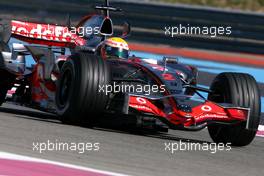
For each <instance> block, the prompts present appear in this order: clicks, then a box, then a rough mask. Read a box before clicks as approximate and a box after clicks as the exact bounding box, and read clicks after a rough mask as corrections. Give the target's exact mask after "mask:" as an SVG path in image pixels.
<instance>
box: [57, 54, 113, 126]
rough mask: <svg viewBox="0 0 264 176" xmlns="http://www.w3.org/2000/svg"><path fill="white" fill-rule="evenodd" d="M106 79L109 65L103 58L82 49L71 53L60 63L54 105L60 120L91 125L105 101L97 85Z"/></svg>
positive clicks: (100, 84)
mask: <svg viewBox="0 0 264 176" xmlns="http://www.w3.org/2000/svg"><path fill="white" fill-rule="evenodd" d="M109 82H110V72H109V67H108V65H107V63H106V62H105V61H104V60H103V59H101V58H100V57H98V56H95V55H91V54H88V53H84V52H80V53H77V54H75V55H72V56H71V58H70V59H69V60H68V61H66V62H65V63H64V64H63V66H62V69H61V74H60V78H59V80H58V85H57V92H56V106H57V113H58V115H59V116H60V117H61V120H62V122H64V123H75V124H83V123H87V122H88V124H90V125H91V124H92V123H93V122H94V121H95V115H98V114H100V113H102V112H104V111H105V108H106V105H107V102H108V96H107V95H106V94H105V93H104V92H102V91H99V86H105V85H107V84H109Z"/></svg>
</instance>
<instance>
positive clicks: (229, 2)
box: [152, 0, 264, 11]
mask: <svg viewBox="0 0 264 176" xmlns="http://www.w3.org/2000/svg"><path fill="white" fill-rule="evenodd" d="M152 1H163V2H170V3H183V4H191V5H192V4H194V5H204V6H211V7H219V8H231V9H241V10H250V11H264V0H152Z"/></svg>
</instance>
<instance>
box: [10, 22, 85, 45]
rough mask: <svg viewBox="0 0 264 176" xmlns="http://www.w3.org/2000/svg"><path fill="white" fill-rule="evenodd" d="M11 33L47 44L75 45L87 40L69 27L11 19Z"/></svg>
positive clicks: (32, 41) (25, 39)
mask: <svg viewBox="0 0 264 176" xmlns="http://www.w3.org/2000/svg"><path fill="white" fill-rule="evenodd" d="M11 35H12V37H14V38H17V39H19V40H22V41H25V42H28V43H34V44H42V45H47V46H61V47H73V46H78V45H84V44H85V40H84V39H83V38H81V37H79V36H78V35H77V34H74V33H71V32H70V30H69V29H68V27H64V26H57V25H50V24H38V23H32V22H23V21H16V20H12V21H11Z"/></svg>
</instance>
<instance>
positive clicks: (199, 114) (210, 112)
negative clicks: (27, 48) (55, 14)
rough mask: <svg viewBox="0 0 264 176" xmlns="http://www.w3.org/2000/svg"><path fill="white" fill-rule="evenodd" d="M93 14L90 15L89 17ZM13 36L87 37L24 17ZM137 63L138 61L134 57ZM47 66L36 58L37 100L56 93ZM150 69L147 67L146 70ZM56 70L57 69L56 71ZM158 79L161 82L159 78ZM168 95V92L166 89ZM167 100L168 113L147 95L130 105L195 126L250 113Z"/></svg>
mask: <svg viewBox="0 0 264 176" xmlns="http://www.w3.org/2000/svg"><path fill="white" fill-rule="evenodd" d="M86 18H90V16H88V17H86ZM11 24H12V36H13V37H15V38H17V39H19V40H22V41H25V42H28V43H35V44H43V45H47V46H60V47H75V46H78V45H84V44H85V42H86V41H85V40H84V39H83V38H81V37H79V36H78V35H77V34H73V33H71V32H69V30H68V28H67V27H63V26H56V25H47V24H37V23H30V22H22V21H12V22H11ZM60 58H61V59H62V60H67V56H61V57H60ZM134 62H135V63H137V61H136V60H135V61H134ZM153 66H155V67H157V69H161V70H163V69H164V68H163V67H161V66H159V65H153ZM44 69H45V68H44V66H43V65H42V64H41V63H38V62H37V65H36V66H35V67H34V70H33V76H32V80H31V82H32V99H33V100H34V101H35V102H41V101H43V100H45V101H46V100H48V99H49V98H52V97H54V95H55V90H56V85H55V83H54V82H47V81H45V80H44V79H43V74H44V73H43V70H44ZM146 72H148V70H146ZM54 74H55V73H54ZM163 77H164V79H168V80H171V79H173V77H171V76H170V75H169V74H164V75H163ZM157 83H159V84H161V83H160V82H159V80H157ZM166 94H167V95H168V92H167V93H166ZM168 104H169V105H170V106H171V107H172V111H171V112H169V113H166V112H164V111H163V110H162V109H160V108H159V107H157V106H156V105H155V104H154V103H153V102H152V100H150V99H148V98H145V97H138V96H130V99H129V107H130V108H134V109H136V110H137V111H139V112H142V113H148V114H151V115H154V116H158V117H160V118H164V119H165V120H166V121H168V122H169V123H170V124H172V125H183V126H184V127H190V126H196V125H197V124H203V123H207V122H209V121H217V122H234V121H235V122H242V121H246V120H247V118H248V115H249V109H246V108H235V107H234V108H225V107H222V106H220V105H218V104H216V103H213V102H210V101H205V102H204V103H202V104H200V105H198V106H196V107H194V108H192V111H191V112H189V113H187V112H184V111H181V110H180V109H178V108H177V103H176V102H175V101H173V100H172V99H170V98H169V101H168Z"/></svg>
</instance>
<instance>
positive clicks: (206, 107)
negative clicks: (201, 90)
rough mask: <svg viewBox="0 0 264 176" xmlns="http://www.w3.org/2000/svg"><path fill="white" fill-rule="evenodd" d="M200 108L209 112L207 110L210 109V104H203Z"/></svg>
mask: <svg viewBox="0 0 264 176" xmlns="http://www.w3.org/2000/svg"><path fill="white" fill-rule="evenodd" d="M201 110H203V111H206V112H209V111H212V108H211V106H208V105H203V106H202V107H201Z"/></svg>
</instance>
